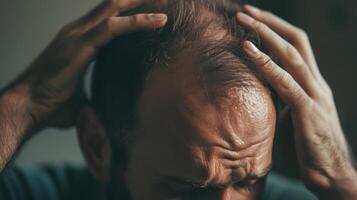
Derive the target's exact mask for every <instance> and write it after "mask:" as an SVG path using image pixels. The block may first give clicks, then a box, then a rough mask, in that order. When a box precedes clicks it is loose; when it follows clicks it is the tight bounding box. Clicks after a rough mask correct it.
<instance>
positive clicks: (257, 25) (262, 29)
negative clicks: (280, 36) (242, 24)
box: [254, 20, 268, 32]
mask: <svg viewBox="0 0 357 200" xmlns="http://www.w3.org/2000/svg"><path fill="white" fill-rule="evenodd" d="M254 27H255V29H256V30H257V31H258V32H265V31H266V30H267V29H268V26H267V25H265V24H263V23H261V22H259V21H257V20H254Z"/></svg>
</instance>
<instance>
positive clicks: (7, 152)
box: [0, 87, 33, 172]
mask: <svg viewBox="0 0 357 200" xmlns="http://www.w3.org/2000/svg"><path fill="white" fill-rule="evenodd" d="M28 92H29V91H28V88H27V87H15V88H11V89H9V90H6V91H3V92H2V93H0V172H2V170H3V169H4V168H5V166H6V165H7V164H8V162H9V161H10V160H11V159H12V157H13V156H14V154H15V153H16V151H17V149H18V148H19V146H20V145H21V143H22V141H23V140H24V138H26V137H27V135H28V134H29V132H30V130H31V129H32V128H33V127H32V126H33V120H32V118H31V115H30V113H29V112H28V108H29V102H30V99H29V98H30V97H29V95H27V94H28Z"/></svg>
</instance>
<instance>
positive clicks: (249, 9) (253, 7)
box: [244, 5, 260, 14]
mask: <svg viewBox="0 0 357 200" xmlns="http://www.w3.org/2000/svg"><path fill="white" fill-rule="evenodd" d="M244 7H245V8H246V9H247V10H248V11H250V12H251V13H252V14H259V13H260V9H259V8H257V7H255V6H252V5H245V6H244Z"/></svg>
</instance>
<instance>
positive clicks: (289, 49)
mask: <svg viewBox="0 0 357 200" xmlns="http://www.w3.org/2000/svg"><path fill="white" fill-rule="evenodd" d="M237 18H238V21H239V22H240V23H242V24H243V25H245V26H247V27H248V28H250V29H253V30H256V31H257V32H258V34H259V35H260V37H261V38H262V40H263V42H264V44H265V45H266V46H267V47H268V48H269V49H270V50H272V51H273V53H274V54H275V55H276V56H277V58H278V60H279V62H280V63H281V64H282V66H283V67H284V69H285V70H286V71H288V72H289V73H290V74H291V75H292V76H293V77H294V79H295V80H296V81H297V82H298V83H299V84H300V85H301V86H302V87H303V88H304V89H305V90H306V91H307V93H308V94H310V95H313V94H314V93H315V92H316V91H317V90H318V88H317V84H316V80H315V79H314V77H313V75H312V73H311V72H310V70H309V68H308V67H307V64H306V63H305V61H304V60H303V58H302V57H301V55H300V53H299V52H298V51H297V50H296V48H295V47H294V46H292V45H291V44H290V43H288V42H287V41H286V40H284V39H283V38H282V37H280V36H279V35H278V34H277V33H275V32H274V31H273V30H271V29H270V28H269V27H268V26H266V25H265V24H263V23H261V22H260V21H257V20H255V19H254V18H252V17H250V16H248V15H246V14H244V13H238V15H237Z"/></svg>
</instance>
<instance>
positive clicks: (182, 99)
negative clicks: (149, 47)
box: [125, 59, 276, 200]
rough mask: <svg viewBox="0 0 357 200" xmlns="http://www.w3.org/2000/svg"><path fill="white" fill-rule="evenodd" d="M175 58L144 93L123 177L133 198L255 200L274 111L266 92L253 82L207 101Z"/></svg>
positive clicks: (267, 162)
mask: <svg viewBox="0 0 357 200" xmlns="http://www.w3.org/2000/svg"><path fill="white" fill-rule="evenodd" d="M182 60H186V61H182V62H179V63H176V64H175V66H171V67H170V69H157V70H155V72H154V73H153V75H152V77H151V79H150V81H149V82H148V83H147V84H146V88H145V90H144V92H143V95H142V98H141V99H142V101H141V104H140V125H139V128H138V130H137V131H138V132H139V136H138V137H139V138H138V141H137V142H136V143H135V145H134V147H133V153H132V158H131V160H130V162H129V167H128V171H127V172H126V173H125V178H126V182H127V185H128V186H129V190H130V192H131V194H132V196H133V199H135V200H136V199H148V200H149V199H168V198H177V199H255V197H256V196H257V194H259V191H260V190H261V189H262V183H263V182H262V180H261V178H262V177H263V176H265V175H266V174H267V173H268V171H269V169H270V166H271V163H272V143H273V138H274V131H275V119H276V113H275V108H274V105H273V102H272V99H271V97H270V94H269V92H268V90H267V89H266V88H264V87H263V86H262V85H261V84H260V83H259V82H258V81H256V84H257V87H256V88H249V89H246V88H230V89H227V97H224V98H221V99H220V100H218V101H214V102H215V103H213V102H212V100H211V99H209V97H208V96H207V95H206V93H205V89H204V88H202V86H201V85H200V83H199V81H198V76H197V72H195V66H193V65H192V64H190V63H189V62H187V60H189V59H182ZM188 181H189V182H192V183H195V185H196V186H192V184H190V183H188ZM199 185H204V186H205V188H200V187H199ZM247 187H251V189H247Z"/></svg>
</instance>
